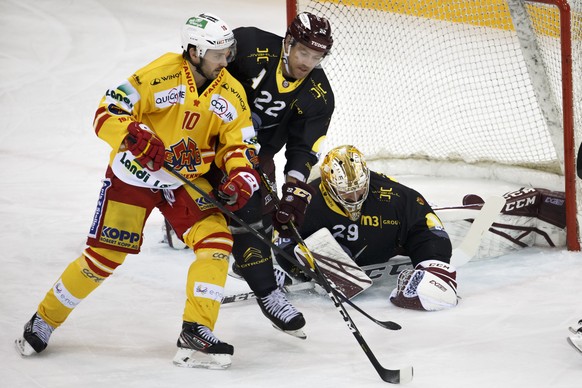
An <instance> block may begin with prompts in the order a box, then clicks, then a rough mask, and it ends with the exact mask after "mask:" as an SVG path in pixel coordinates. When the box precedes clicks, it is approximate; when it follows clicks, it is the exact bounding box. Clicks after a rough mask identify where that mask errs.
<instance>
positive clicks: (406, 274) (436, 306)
mask: <svg viewBox="0 0 582 388" xmlns="http://www.w3.org/2000/svg"><path fill="white" fill-rule="evenodd" d="M456 277H457V271H456V270H455V269H454V268H453V267H452V266H451V265H450V264H447V263H444V262H440V261H437V260H425V261H423V262H421V263H419V264H418V265H417V266H416V268H415V269H412V270H404V271H402V272H401V273H400V275H399V276H398V282H397V287H396V288H395V289H394V290H393V291H392V293H391V294H390V301H391V302H392V303H393V304H394V305H396V306H398V307H402V308H407V309H412V310H421V311H439V310H445V309H448V308H451V307H455V306H456V305H457V302H458V298H457V281H456Z"/></svg>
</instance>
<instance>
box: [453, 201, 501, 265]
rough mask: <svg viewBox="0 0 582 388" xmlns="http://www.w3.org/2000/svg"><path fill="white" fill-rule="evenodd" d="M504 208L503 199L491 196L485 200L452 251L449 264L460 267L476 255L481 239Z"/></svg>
mask: <svg viewBox="0 0 582 388" xmlns="http://www.w3.org/2000/svg"><path fill="white" fill-rule="evenodd" d="M503 206H505V198H503V197H499V196H492V197H489V198H487V199H486V200H485V203H484V204H483V207H482V208H481V210H480V211H479V213H478V214H477V216H476V217H475V219H474V220H473V224H472V225H471V228H469V232H468V233H467V235H466V236H465V238H464V239H463V241H462V242H461V244H460V245H459V246H458V247H457V248H455V249H453V255H452V257H451V264H452V265H454V266H455V267H460V266H462V265H465V264H467V263H468V262H469V261H470V260H471V259H472V258H473V256H475V254H476V253H477V250H478V249H479V245H480V244H481V237H482V236H483V233H485V232H486V231H487V230H489V228H490V227H491V225H492V224H493V223H494V222H495V220H496V219H497V216H498V215H499V213H500V212H501V210H502V209H503Z"/></svg>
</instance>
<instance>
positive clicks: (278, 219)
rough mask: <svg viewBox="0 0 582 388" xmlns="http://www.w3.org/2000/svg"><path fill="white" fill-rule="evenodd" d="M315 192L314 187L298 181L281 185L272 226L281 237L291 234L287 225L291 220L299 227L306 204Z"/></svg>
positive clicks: (287, 236) (303, 216)
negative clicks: (279, 199) (280, 195)
mask: <svg viewBox="0 0 582 388" xmlns="http://www.w3.org/2000/svg"><path fill="white" fill-rule="evenodd" d="M314 194H315V189H314V188H313V187H311V186H309V185H308V184H307V183H303V182H300V181H296V182H294V183H293V182H287V183H285V184H284V185H283V195H282V198H281V203H280V204H279V210H277V211H276V212H275V214H274V216H273V226H274V227H275V229H276V230H277V232H279V235H280V236H281V237H283V238H289V237H291V236H292V235H293V232H292V231H291V228H289V226H288V225H287V224H288V223H289V221H293V222H294V223H295V226H297V228H299V227H300V226H301V224H302V223H303V219H304V218H305V211H306V210H307V205H309V202H311V198H312V197H313V195H314Z"/></svg>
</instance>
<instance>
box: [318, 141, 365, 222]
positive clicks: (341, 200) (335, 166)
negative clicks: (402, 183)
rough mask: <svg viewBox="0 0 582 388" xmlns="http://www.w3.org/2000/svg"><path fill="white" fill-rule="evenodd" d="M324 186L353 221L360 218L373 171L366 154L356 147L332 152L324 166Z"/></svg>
mask: <svg viewBox="0 0 582 388" xmlns="http://www.w3.org/2000/svg"><path fill="white" fill-rule="evenodd" d="M319 169H320V172H321V183H322V184H323V186H324V188H325V189H326V190H327V191H328V192H329V194H330V196H331V197H332V198H333V200H334V201H335V202H336V203H337V204H338V205H339V206H340V207H341V208H342V209H343V210H344V211H345V212H346V213H347V215H348V217H349V218H350V220H352V221H356V220H357V219H359V218H360V214H361V210H362V205H363V203H364V201H365V200H366V198H367V197H368V190H369V188H370V170H369V169H368V167H367V166H366V161H365V160H364V155H362V153H361V152H360V151H359V150H358V149H357V148H356V147H354V146H351V145H344V146H339V147H336V148H333V149H332V150H330V151H329V152H328V153H327V155H326V156H325V158H324V159H323V161H322V162H321V166H320V168H319Z"/></svg>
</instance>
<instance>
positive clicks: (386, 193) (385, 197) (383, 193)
mask: <svg viewBox="0 0 582 388" xmlns="http://www.w3.org/2000/svg"><path fill="white" fill-rule="evenodd" d="M372 193H374V194H377V195H378V199H379V200H380V201H383V202H390V201H392V197H394V196H395V197H399V196H400V195H399V194H398V193H395V192H394V189H393V188H392V187H391V188H389V189H385V188H383V187H380V190H373V191H372Z"/></svg>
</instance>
